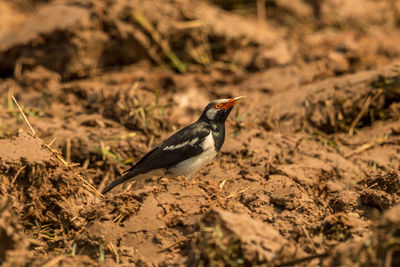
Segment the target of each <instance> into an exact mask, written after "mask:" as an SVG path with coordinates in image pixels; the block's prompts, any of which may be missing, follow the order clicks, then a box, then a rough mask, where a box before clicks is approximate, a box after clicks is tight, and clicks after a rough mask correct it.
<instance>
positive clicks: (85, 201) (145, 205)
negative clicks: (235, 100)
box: [0, 0, 400, 266]
mask: <svg viewBox="0 0 400 267" xmlns="http://www.w3.org/2000/svg"><path fill="white" fill-rule="evenodd" d="M399 44H400V1H397V0H351V1H350V0H253V1H251V0H215V1H211V0H210V1H206V0H165V1H164V0H145V1H143V0H115V1H110V0H87V1H75V0H38V1H33V0H14V1H11V0H0V141H1V142H3V143H0V144H1V145H3V154H1V153H0V163H2V167H1V166H0V169H1V168H2V169H1V170H2V171H3V172H4V174H3V175H2V176H1V175H0V178H1V179H3V180H1V179H0V180H1V181H3V182H2V187H0V192H1V194H3V195H5V196H6V197H7V199H8V198H10V199H13V200H14V203H15V204H14V206H12V207H13V208H12V210H13V212H16V214H18V216H19V217H18V218H19V219H18V220H16V222H15V225H17V224H18V222H22V226H21V227H20V226H15V228H12V229H17V230H15V231H16V232H21V231H22V232H25V233H26V234H27V236H28V237H29V238H30V239H34V240H35V241H29V242H31V243H29V242H28V243H29V244H28V243H26V244H25V245H24V249H23V250H21V251H19V252H18V250H13V249H14V248H15V247H16V245H15V244H18V243H19V241H18V240H20V239H21V240H22V239H23V240H25V239H26V236H24V237H19V236H18V235H16V236H17V237H16V236H12V235H11V234H10V235H7V236H6V237H5V238H6V239H4V240H8V241H7V242H9V244H14V245H10V246H8V247H7V249H9V250H10V251H14V252H13V253H14V254H13V255H25V258H26V261H25V262H22V263H18V264H21V266H24V264H25V265H26V266H27V265H30V264H32V263H35V264H38V266H39V265H41V264H44V263H45V262H48V260H50V261H51V260H54V258H56V259H57V260H56V261H55V262H54V264H58V263H59V264H61V263H65V264H66V265H68V264H70V265H74V266H75V264H77V263H80V264H91V265H95V264H97V262H98V259H99V258H100V259H101V258H102V261H104V257H105V258H106V262H107V261H108V263H109V264H114V263H115V262H120V261H122V263H125V264H126V263H135V264H138V265H140V264H143V265H144V266H146V264H147V265H152V264H153V265H160V264H165V265H168V264H186V265H190V264H192V265H199V266H200V265H202V266H207V265H211V266H223V265H224V264H229V265H232V266H233V265H242V266H246V265H247V266H248V264H254V265H256V264H263V263H266V262H270V263H275V264H282V263H285V262H286V263H288V262H289V263H290V262H291V261H293V260H294V259H298V258H299V257H300V258H301V257H308V256H315V255H317V256H316V257H315V260H314V262H313V264H314V263H315V264H316V265H319V266H320V265H325V266H328V265H331V266H333V265H335V264H339V265H340V264H342V266H346V265H347V266H349V265H351V264H353V263H354V262H363V263H368V262H369V263H373V264H381V263H382V262H384V263H385V264H386V265H385V266H390V264H397V263H398V261H397V262H396V261H395V259H396V258H397V259H398V258H399V257H396V255H398V253H399V250H398V248H397V250H396V249H393V250H391V246H392V245H393V244H397V246H398V243H396V242H398V235H397V236H395V235H394V237H393V236H385V234H384V233H386V232H387V233H389V232H390V231H391V230H393V229H398V228H396V227H398V224H397V226H393V224H394V225H396V223H395V222H396V220H398V214H397V215H393V216H394V217H390V218H389V217H385V218H386V219H384V221H380V219H377V218H379V217H380V216H381V214H383V212H385V211H386V210H388V209H390V208H392V206H394V205H395V204H397V203H399V202H400V194H399V191H400V179H399V175H398V171H399V169H400V155H399V151H400V135H399V133H400V123H399V119H400V61H399V59H400V45H399ZM240 95H245V96H247V99H246V101H243V102H241V103H240V105H237V106H236V107H235V110H234V111H233V112H232V115H231V116H230V118H229V121H228V123H227V128H228V132H227V140H226V143H225V145H224V147H223V150H222V153H221V154H220V155H219V156H218V158H217V160H216V162H215V163H213V164H211V165H210V166H208V168H207V169H206V170H205V171H203V172H201V173H199V174H198V175H197V176H196V177H194V180H195V181H200V184H197V185H195V184H187V182H186V181H181V180H178V181H173V182H171V184H170V186H171V187H168V188H167V185H164V184H162V183H161V184H160V183H157V181H153V182H154V183H155V184H156V185H155V186H154V188H153V189H151V190H150V189H149V190H147V191H146V190H145V191H137V193H132V192H133V191H134V190H129V189H132V188H131V187H132V185H126V187H124V188H121V191H120V192H123V193H121V195H117V196H110V197H109V199H107V202H102V204H99V199H101V197H100V196H98V195H97V194H98V192H97V190H100V191H101V190H102V189H103V188H104V187H105V185H106V184H108V183H110V181H112V180H113V179H115V178H116V177H118V176H119V175H121V174H122V173H123V171H124V170H126V169H127V168H128V167H129V166H130V165H131V164H133V163H134V162H135V161H136V160H137V159H139V158H140V157H141V156H142V155H143V154H144V153H146V152H147V151H148V150H149V149H150V148H151V147H153V146H154V145H155V144H157V143H158V142H159V141H161V140H162V139H164V138H166V137H168V136H169V135H170V134H171V133H172V132H174V131H176V130H178V129H179V128H181V127H183V126H185V125H187V124H189V123H191V122H193V121H195V120H196V119H197V118H198V117H199V115H200V114H201V112H202V110H203V108H204V107H205V105H206V104H207V103H208V102H209V101H210V100H213V99H217V98H227V97H234V96H240ZM13 96H14V97H15V99H16V101H14V100H13ZM16 102H18V103H19V104H20V106H21V110H22V111H23V112H24V114H26V116H27V119H28V120H29V122H30V124H31V125H32V128H33V129H34V131H35V133H36V136H37V137H39V138H40V139H41V140H42V141H40V142H43V144H45V145H47V147H48V149H50V150H51V152H52V153H53V157H55V156H54V155H56V157H57V158H58V159H60V158H61V159H62V160H63V161H64V162H63V164H64V165H65V166H61V167H60V166H58V165H57V167H54V166H53V165H52V164H53V163H51V164H50V163H49V162H53V161H52V160H53V158H52V157H51V156H48V157H49V158H46V160H42V161H40V163H38V162H36V161H35V160H33V159H32V161H30V160H29V158H28V159H26V157H25V156H23V155H22V154H21V155H19V154H18V153H19V152H18V153H17V154H16V155H19V156H16V157H15V158H14V156H13V157H11V156H10V155H8V154H7V153H5V152H4V151H8V150H9V148H10V147H12V146H20V147H21V150H19V151H23V150H26V149H27V148H28V147H30V148H31V149H32V150H29V153H27V154H28V155H38V158H42V157H44V156H43V155H44V154H43V153H42V152H43V151H42V150H41V149H43V146H42V145H39V146H36V145H35V144H42V143H40V142H39V141H38V140H37V139H32V140H31V139H29V138H28V137H26V136H25V137H23V136H22V137H21V136H20V137H18V138H20V139H18V138H17V139H15V138H16V136H17V133H18V132H19V131H21V130H23V131H26V132H30V131H31V130H30V129H29V127H28V126H27V124H26V121H25V120H24V118H23V116H22V114H21V111H20V110H19V108H18V107H17V105H16ZM21 138H22V139H21ZM24 138H25V139H24ZM24 140H25V141H24ZM26 140H30V141H26ZM0 148H1V146H0ZM41 151H42V152H41ZM21 153H22V152H21ZM46 155H47V154H46ZM17 158H18V160H16V159H17ZM19 158H22V159H21V160H19ZM57 158H55V159H56V161H57ZM50 159H52V160H50ZM43 162H45V163H43ZM11 163H12V164H11ZM10 166H11V167H10ZM24 166H28V167H24ZM32 167H33V168H32ZM64 167H65V168H64ZM67 167H68V168H67ZM54 170H57V171H54ZM76 173H79V174H80V175H82V176H83V177H84V179H85V181H87V183H85V186H86V187H88V186H89V185H90V190H91V191H90V190H89V191H90V192H92V193H93V194H94V196H95V197H93V196H92V195H91V194H89V195H85V194H84V193H82V195H80V197H81V198H78V197H76V195H75V192H81V191H79V190H83V189H82V188H86V187H85V186H82V184H81V182H82V181H80V180H78V181H77V180H76V179H77V178H76V177H78V176H77V174H76ZM59 177H64V179H62V181H64V182H61V181H60V178H59ZM66 177H67V178H68V179H66ZM228 178H229V179H228ZM32 184H34V185H35V186H32V187H29V186H27V185H32ZM28 188H29V189H28ZM49 192H51V193H49ZM84 192H86V191H84ZM134 192H136V191H134ZM168 192H175V193H171V194H169V193H168ZM79 194H81V193H79ZM180 194H181V195H180ZM89 196H90V197H89ZM77 199H80V200H79V201H78V200H77ZM6 202H7V201H4V203H6ZM1 203H2V202H1V201H0V204H1ZM7 203H8V202H7ZM32 203H33V204H32ZM54 203H57V205H58V206H57V207H58V208H57V209H55V208H54V205H55V204H54ZM127 203H128V204H127ZM89 204H90V205H89ZM0 207H1V205H0ZM32 207H35V209H34V208H32ZM161 207H162V208H161ZM212 207H220V208H223V209H224V210H228V211H234V212H241V213H243V214H246V216H247V217H246V216H245V219H243V222H244V225H249V224H250V225H253V226H254V227H253V228H254V229H258V230H257V231H259V232H257V231H256V230H254V231H255V232H254V235H255V236H258V235H260V232H265V231H267V230H268V231H272V232H273V231H275V232H276V236H278V237H277V240H278V241H276V243H273V242H272V243H271V242H270V240H269V239H268V238H270V237H269V236H264V237H262V238H261V237H260V239H259V240H257V241H254V240H253V241H254V242H256V243H257V242H258V243H257V244H258V245H257V246H255V247H254V246H253V247H252V246H250V247H248V246H247V245H248V244H249V243H252V242H253V241H252V240H250V241H249V240H248V239H246V238H247V236H249V235H250V234H249V233H247V232H245V231H244V230H243V229H244V228H241V227H239V226H238V225H236V224H235V222H236V221H237V220H238V219H237V218H236V217H235V216H234V215H232V214H228V215H227V214H224V213H221V212H214V213H212V214H209V216H208V215H207V214H208V212H209V211H210V209H211V208H212ZM0 210H1V209H0ZM4 210H6V209H5V208H4ZM146 210H151V211H154V213H149V214H148V213H143V212H145V211H146ZM1 214H2V213H1V212H0V215H1ZM10 214H14V213H12V212H11V211H10ZM390 214H396V212H393V211H392V213H390ZM133 215H134V216H133ZM4 216H5V215H4ZM7 216H10V218H14V219H15V218H17V217H16V215H15V214H14V215H7ZM243 216H244V215H243ZM396 216H397V217H396ZM4 218H8V217H4ZM77 218H79V219H77ZM160 218H162V219H160ZM294 218H295V219H294ZM393 218H394V219H393ZM396 218H397V219H396ZM14 219H7V220H14ZM253 219H257V220H259V221H261V222H263V223H264V224H258V223H256V222H253V221H252V220H253ZM392 219H393V220H394V221H395V222H394V223H393V220H392ZM4 220H5V219H4ZM5 221H6V220H5ZM72 221H74V223H71V222H72ZM199 221H201V223H199ZM149 222H150V223H149ZM397 222H398V221H397ZM253 223H254V224H253ZM265 224H268V226H265ZM18 225H19V224H18ZM138 225H139V226H138ZM215 225H218V227H220V226H221V227H222V229H225V230H226V229H228V230H229V231H228V230H227V231H225V230H223V231H222V230H221V229H219V228H218V229H219V230H218V229H217V228H215V227H216V226H215ZM232 225H233V226H232ZM376 225H380V226H382V225H384V226H382V227H383V228H379V229H384V231H383V230H379V229H378V230H377V231H375V230H374V227H371V226H376ZM89 226H90V227H92V228H90V227H89ZM0 227H3V226H2V221H1V217H0ZM4 227H5V226H4ZM4 227H3V228H4ZM18 227H20V228H18ZM207 227H208V228H207ZM210 227H211V228H212V227H214V228H212V229H214V230H215V229H217V230H218V231H217V230H215V231H214V230H213V231H211V232H207V231H208V230H207V229H210ZM264 227H271V228H264ZM385 227H387V228H385ZM253 228H252V229H253ZM4 229H5V228H4ZM110 229H113V231H116V234H115V236H113V235H112V234H108V235H107V234H104V232H107V233H109V232H110V231H111V230H110ZM127 229H128V231H131V232H130V233H129V234H126V231H127ZM266 229H267V230H266ZM271 229H272V230H271ZM388 229H389V230H390V229H391V230H390V231H389V230H388ZM221 231H222V232H223V233H224V234H225V235H226V236H228V237H229V238H227V239H224V238H222V237H221V236H220V234H221ZM275 232H274V233H275ZM393 232H395V230H393ZM123 233H125V234H126V235H125V234H123ZM390 233H392V232H390ZM397 233H398V232H397ZM382 235H383V237H382ZM55 236H56V237H55ZM271 236H274V235H272V234H271ZM366 236H368V238H367V239H363V241H359V240H361V238H366ZM392 237H393V238H394V239H390V238H392ZM1 238H2V236H1V234H0V240H1ZM7 238H8V239H7ZM18 238H20V239H18ZM263 238H264V239H263ZM396 238H397V239H396ZM386 239H387V240H392V241H393V240H395V241H396V240H397V241H396V242H395V241H393V242H392V241H388V242H387V243H385V242H381V244H380V241H379V240H386ZM99 240H103V241H102V242H103V243H102V242H100V241H99ZM357 240H358V241H357ZM366 240H367V241H368V242H370V243H368V244H372V245H371V246H369V247H368V249H370V250H368V249H365V250H362V246H363V244H364V243H362V242H364V241H365V242H367V241H366ZM4 242H6V241H4ZM4 242H3V243H4ZM24 242H25V241H24ZM32 242H33V243H32ZM274 242H275V241H274ZM345 242H347V243H345ZM390 242H392V243H390ZM270 243H271V244H276V246H275V245H273V246H272V245H271V247H268V246H267V248H265V247H263V245H262V244H264V246H265V244H270ZM7 244H8V243H7ZM74 244H75V245H74ZM110 244H111V245H110ZM218 244H225V247H224V248H222V247H221V246H219V245H218ZM238 244H239V245H238ZM246 244H247V245H246ZM288 244H289V245H288ZM103 245H104V249H103ZM13 246H14V247H13ZM107 246H108V247H107ZM286 246H288V247H289V248H290V249H289V250H288V251H286V250H284V249H282V248H283V247H286ZM0 247H1V245H0ZM74 247H75V248H74ZM77 247H78V248H77ZM132 247H135V249H136V250H135V251H134V250H132ZM100 248H101V249H100ZM350 248H353V249H354V250H355V251H357V252H354V251H353V252H354V253H353V254H351V252H350V251H351V249H350ZM363 248H364V247H363ZM357 249H359V250H357ZM26 251H29V253H31V254H29V253H28V252H26ZM268 251H273V252H268ZM370 251H372V252H370ZM388 251H389V252H388ZM328 252H329V253H328ZM18 253H21V254H18ZM32 253H33V254H32ZM327 253H328V254H329V258H328V259H325V260H324V261H322V260H321V261H320V258H326V257H328V254H327ZM369 253H372V254H369ZM390 253H391V254H390ZM396 253H397V254H396ZM355 254H358V255H359V258H357V259H354V257H353V256H354V255H355ZM5 255H6V254H4V253H3V254H2V253H1V252H0V263H1V262H2V260H4V259H5ZM26 255H30V256H26ZM32 255H33V256H32ZM58 255H73V256H75V255H85V257H82V258H79V259H77V258H74V259H75V260H71V261H68V260H67V259H69V258H57V256H58ZM371 255H373V256H371ZM388 255H389V256H388ZM393 255H394V256H393ZM392 256H393V257H392ZM16 258H18V257H15V259H16ZM9 259H10V258H9ZM353 260H354V261H353ZM10 262H11V263H12V261H9V263H10ZM302 262H303V261H299V263H296V264H302ZM11 263H10V264H11ZM309 263H310V262H308V261H306V262H305V263H304V266H306V265H307V264H309ZM52 264H53V263H52ZM293 264H295V263H293ZM11 266H13V265H11ZM392 266H395V265H392Z"/></svg>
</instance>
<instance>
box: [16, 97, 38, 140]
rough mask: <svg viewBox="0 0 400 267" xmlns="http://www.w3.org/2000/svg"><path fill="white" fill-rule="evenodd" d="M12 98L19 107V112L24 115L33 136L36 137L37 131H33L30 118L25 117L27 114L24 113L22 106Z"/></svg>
mask: <svg viewBox="0 0 400 267" xmlns="http://www.w3.org/2000/svg"><path fill="white" fill-rule="evenodd" d="M11 98H12V100H13V101H14V102H15V104H16V105H17V107H18V109H19V111H20V112H21V114H22V117H24V120H25V121H26V123H27V124H28V126H29V128H30V129H31V131H32V134H33V136H36V133H35V130H34V129H33V127H32V125H31V123H30V122H29V120H28V118H27V117H26V116H25V113H24V111H23V110H22V108H21V107H20V105H19V104H18V102H17V100H16V99H15V97H14V96H11Z"/></svg>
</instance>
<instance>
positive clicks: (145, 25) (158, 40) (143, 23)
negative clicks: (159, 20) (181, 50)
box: [133, 12, 186, 73]
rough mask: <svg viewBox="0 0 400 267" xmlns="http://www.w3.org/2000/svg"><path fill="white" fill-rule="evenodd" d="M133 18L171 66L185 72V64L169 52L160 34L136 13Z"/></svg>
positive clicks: (167, 45)
mask: <svg viewBox="0 0 400 267" xmlns="http://www.w3.org/2000/svg"><path fill="white" fill-rule="evenodd" d="M133 17H134V19H135V20H136V22H137V23H139V24H140V26H142V27H143V29H145V30H146V31H147V32H148V33H149V34H150V36H151V38H152V39H153V41H154V42H156V43H157V44H158V45H159V46H160V48H161V50H162V51H163V53H164V55H165V56H167V57H168V58H169V60H170V61H171V63H172V65H174V67H175V68H176V69H177V70H178V71H179V72H181V73H183V72H185V70H186V66H185V64H183V63H182V61H180V59H179V58H178V57H177V56H176V54H175V53H174V52H173V51H172V50H171V48H170V46H169V44H168V42H167V41H165V40H164V39H163V38H162V37H161V35H160V33H158V32H157V30H156V29H155V28H154V27H153V25H151V23H150V22H149V21H148V20H147V19H146V18H145V17H144V16H143V15H141V14H139V13H138V12H133Z"/></svg>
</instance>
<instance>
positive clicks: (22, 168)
mask: <svg viewBox="0 0 400 267" xmlns="http://www.w3.org/2000/svg"><path fill="white" fill-rule="evenodd" d="M25 167H26V166H22V167H21V168H19V169H18V171H17V173H16V174H15V176H14V178H13V179H12V181H11V184H14V183H15V180H17V178H18V175H19V174H20V173H21V171H22V170H24V169H25Z"/></svg>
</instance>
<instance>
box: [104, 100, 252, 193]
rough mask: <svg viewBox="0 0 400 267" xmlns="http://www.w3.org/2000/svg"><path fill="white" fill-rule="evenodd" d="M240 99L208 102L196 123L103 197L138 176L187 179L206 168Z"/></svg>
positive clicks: (163, 144)
mask: <svg viewBox="0 0 400 267" xmlns="http://www.w3.org/2000/svg"><path fill="white" fill-rule="evenodd" d="M243 98H245V96H239V97H234V98H229V99H217V100H214V101H212V102H210V103H209V104H208V105H207V106H206V107H205V108H204V111H203V113H202V114H201V116H200V118H199V119H198V120H197V121H196V122H194V123H192V124H190V125H188V126H186V127H184V128H182V129H180V130H179V131H177V132H176V133H175V134H173V135H172V136H170V137H169V138H167V139H166V140H164V141H163V142H161V143H160V144H159V145H157V146H156V147H154V148H153V149H152V150H151V151H149V152H148V153H147V154H145V155H144V156H143V157H142V158H141V159H140V160H139V161H138V162H137V163H136V164H134V165H133V166H132V167H131V168H129V169H128V170H127V171H125V173H123V175H122V176H121V177H120V178H118V179H116V180H114V181H113V182H112V183H111V184H109V185H108V186H107V187H106V188H105V189H104V190H103V191H102V194H106V193H107V192H109V191H110V190H112V189H113V188H114V187H116V186H117V185H120V184H122V183H124V182H126V181H128V180H131V179H132V178H135V177H136V176H139V175H145V176H147V177H150V176H165V177H173V176H176V177H177V176H190V175H191V174H192V173H194V172H196V171H198V170H200V169H201V168H203V167H204V166H206V165H207V164H208V163H209V162H210V161H211V160H212V159H214V157H215V156H216V155H217V152H218V151H219V150H220V149H221V147H222V145H223V144H224V141H225V121H226V119H227V118H228V116H229V113H230V112H231V111H232V109H233V106H234V105H236V104H237V103H238V102H239V101H240V100H242V99H243Z"/></svg>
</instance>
